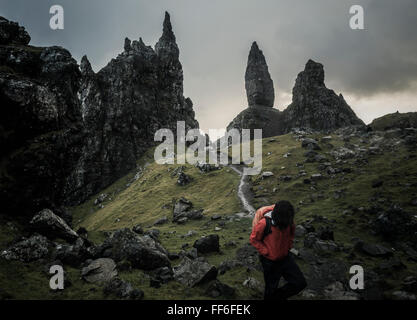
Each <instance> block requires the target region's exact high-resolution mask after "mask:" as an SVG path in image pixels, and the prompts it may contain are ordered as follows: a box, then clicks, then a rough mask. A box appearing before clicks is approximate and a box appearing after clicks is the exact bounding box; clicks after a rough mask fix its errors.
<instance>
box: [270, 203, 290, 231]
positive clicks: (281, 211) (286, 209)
mask: <svg viewBox="0 0 417 320" xmlns="http://www.w3.org/2000/svg"><path fill="white" fill-rule="evenodd" d="M271 218H272V220H274V222H275V224H276V225H277V226H278V228H279V229H280V230H285V229H286V228H288V226H292V225H293V223H294V207H293V206H292V204H291V203H290V202H289V201H286V200H281V201H278V202H277V203H276V204H275V207H274V210H272V214H271Z"/></svg>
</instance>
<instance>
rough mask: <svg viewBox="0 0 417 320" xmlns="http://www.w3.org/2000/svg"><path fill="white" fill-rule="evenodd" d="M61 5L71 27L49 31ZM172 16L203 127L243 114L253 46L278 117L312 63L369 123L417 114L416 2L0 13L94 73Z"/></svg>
mask: <svg viewBox="0 0 417 320" xmlns="http://www.w3.org/2000/svg"><path fill="white" fill-rule="evenodd" d="M54 4H60V5H62V6H63V7H64V12H65V29H64V30H58V31H53V30H51V29H50V28H49V19H50V14H49V8H50V6H51V5H54ZM354 4H360V5H362V6H363V8H364V10H365V30H351V29H350V28H349V19H350V17H351V16H350V14H349V8H350V6H351V5H354ZM165 10H167V11H169V12H170V14H171V21H172V24H173V29H174V33H175V35H176V38H177V43H178V46H179V48H180V59H181V63H182V65H183V69H184V89H185V95H186V96H189V97H190V98H191V99H192V100H193V102H194V108H195V111H196V117H197V120H198V121H199V122H200V126H201V128H202V129H203V130H208V129H209V128H214V129H215V128H224V127H225V126H227V124H228V123H229V122H230V121H231V120H232V119H233V118H234V117H235V116H236V115H237V114H238V113H239V112H240V111H242V110H243V109H245V108H246V106H247V101H246V93H245V85H244V73H245V69H246V63H247V56H248V53H249V48H250V45H251V43H252V42H253V41H255V40H256V41H257V42H258V45H259V46H260V48H261V50H263V52H264V54H265V57H266V60H267V63H268V65H269V71H270V73H271V77H272V79H273V80H274V86H275V97H276V99H275V107H276V108H278V109H280V110H283V109H285V107H286V106H287V105H288V104H289V103H290V102H291V90H292V87H293V85H294V81H295V78H296V76H297V74H298V73H299V72H300V71H302V70H303V68H304V65H305V63H306V62H307V60H308V59H309V58H311V59H313V60H315V61H318V62H321V63H323V65H324V69H325V73H326V79H325V81H326V85H327V87H328V88H331V89H333V90H335V91H336V93H342V94H343V96H344V97H345V99H346V100H347V102H348V103H349V104H350V106H351V107H352V108H353V110H354V111H355V112H356V114H357V115H358V116H359V117H360V118H361V119H362V120H364V121H365V122H366V123H369V122H370V121H372V120H373V119H374V118H375V117H379V116H381V115H384V114H386V113H390V112H395V111H397V110H399V111H400V112H408V111H417V90H416V89H417V50H416V49H417V1H416V0H397V1H394V0H366V1H361V0H356V1H354V0H351V1H346V0H339V1H334V0H315V1H312V0H256V1H255V0H210V1H208V0H152V1H149V0H119V1H114V0H88V1H87V0H54V1H49V0H37V1H33V0H13V1H11V0H0V15H2V16H5V17H6V18H8V19H10V20H14V21H18V22H19V23H20V24H21V25H23V26H25V28H26V29H27V31H28V32H29V33H30V35H31V37H32V41H31V44H32V45H39V46H49V45H60V46H63V47H65V48H67V49H68V50H70V52H71V53H72V55H73V56H74V58H75V59H76V60H77V61H78V62H79V61H80V59H81V57H82V56H83V55H84V54H87V56H88V57H89V60H90V62H91V64H92V66H93V69H94V70H95V71H98V70H100V68H102V67H103V66H105V65H106V64H107V63H108V62H109V61H110V59H111V58H113V57H116V56H117V54H118V53H120V52H122V51H123V43H124V38H125V37H126V36H127V37H129V38H130V39H131V40H135V39H138V38H139V37H142V38H143V40H144V42H145V43H146V44H147V45H152V46H154V45H155V43H156V41H157V40H158V38H159V37H160V35H161V32H162V20H163V17H164V11H165Z"/></svg>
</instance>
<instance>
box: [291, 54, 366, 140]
mask: <svg viewBox="0 0 417 320" xmlns="http://www.w3.org/2000/svg"><path fill="white" fill-rule="evenodd" d="M283 115H284V127H285V129H284V131H285V132H289V131H290V130H291V129H292V128H303V127H305V128H311V129H314V130H324V131H325V130H334V129H338V128H343V127H348V126H352V125H364V123H363V121H362V120H360V119H359V118H358V117H357V116H356V115H355V113H354V112H353V110H352V109H351V108H350V107H349V105H348V104H347V103H346V101H345V99H344V98H343V96H342V95H341V94H340V95H336V93H335V92H334V91H333V90H331V89H327V88H326V85H325V84H324V69H323V65H322V64H320V63H317V62H314V61H313V60H309V61H308V62H307V64H306V66H305V69H304V71H302V72H300V73H299V74H298V76H297V79H296V81H295V86H294V88H293V98H292V103H291V104H290V105H289V106H288V107H287V109H285V110H284V111H283Z"/></svg>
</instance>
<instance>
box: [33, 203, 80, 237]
mask: <svg viewBox="0 0 417 320" xmlns="http://www.w3.org/2000/svg"><path fill="white" fill-rule="evenodd" d="M30 224H31V226H32V228H33V229H34V230H35V231H36V232H39V233H40V234H42V235H44V236H46V237H50V238H51V239H52V240H53V239H54V238H61V239H64V240H68V241H75V240H76V239H78V237H79V236H78V234H77V233H76V232H75V231H74V230H72V229H71V228H70V227H69V226H68V225H67V223H66V222H65V221H64V219H62V218H61V217H58V216H57V215H56V214H54V213H53V212H52V211H51V210H49V209H44V210H42V211H40V212H38V213H37V214H36V215H35V216H34V217H33V218H32V220H31V221H30Z"/></svg>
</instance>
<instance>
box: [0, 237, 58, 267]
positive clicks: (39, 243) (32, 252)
mask: <svg viewBox="0 0 417 320" xmlns="http://www.w3.org/2000/svg"><path fill="white" fill-rule="evenodd" d="M49 248H50V242H49V241H48V239H47V238H46V237H44V236H41V235H33V236H31V237H30V238H28V239H25V240H22V241H20V242H18V243H16V244H14V245H12V246H11V247H9V248H8V249H6V250H4V251H3V252H2V253H1V254H0V257H2V258H3V259H6V260H18V261H22V262H31V261H36V260H39V259H42V258H45V257H46V256H47V255H48V253H49Z"/></svg>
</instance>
